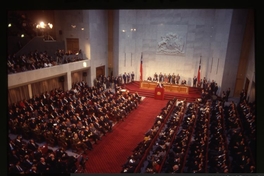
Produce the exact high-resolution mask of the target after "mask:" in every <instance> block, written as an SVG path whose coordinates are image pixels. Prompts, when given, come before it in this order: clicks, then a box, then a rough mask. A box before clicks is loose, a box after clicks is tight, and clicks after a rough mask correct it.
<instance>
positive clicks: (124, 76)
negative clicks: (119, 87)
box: [123, 72, 127, 84]
mask: <svg viewBox="0 0 264 176" xmlns="http://www.w3.org/2000/svg"><path fill="white" fill-rule="evenodd" d="M123 81H124V84H126V82H127V74H126V72H125V73H124V74H123Z"/></svg>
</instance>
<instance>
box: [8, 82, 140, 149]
mask: <svg viewBox="0 0 264 176" xmlns="http://www.w3.org/2000/svg"><path fill="white" fill-rule="evenodd" d="M140 101H141V97H140V96H139V95H138V94H136V93H133V94H131V93H129V92H127V93H125V94H124V93H122V92H121V91H119V90H117V92H113V91H111V89H107V90H106V89H104V87H103V86H102V85H101V86H100V87H95V86H92V87H90V86H88V84H87V83H86V82H84V81H81V82H78V83H74V84H73V86H72V89H70V90H68V91H65V92H64V91H62V89H61V88H58V89H54V90H52V91H50V92H48V91H47V92H45V93H43V94H41V95H35V96H33V97H32V98H31V99H29V100H22V101H20V102H18V103H14V104H13V105H12V106H11V107H9V113H8V122H9V129H10V133H12V134H18V135H21V136H22V137H23V138H25V139H27V140H29V139H34V140H36V141H37V142H43V141H46V142H47V143H48V144H49V145H52V146H56V145H58V146H59V147H63V148H65V149H72V150H75V151H77V152H80V153H81V152H83V151H86V150H87V149H89V150H92V149H93V145H92V144H91V143H93V142H94V143H96V142H97V141H98V140H100V139H101V136H102V135H105V134H106V133H107V132H111V131H112V126H113V123H115V122H118V121H120V120H124V118H125V117H126V116H127V115H128V114H129V113H130V112H131V111H132V110H134V109H136V108H137V106H138V104H139V103H140Z"/></svg>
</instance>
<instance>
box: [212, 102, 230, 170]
mask: <svg viewBox="0 0 264 176" xmlns="http://www.w3.org/2000/svg"><path fill="white" fill-rule="evenodd" d="M223 108H224V107H223V102H221V101H217V102H213V103H212V106H211V116H210V133H209V134H210V136H209V148H208V150H209V151H208V160H209V162H208V168H209V170H208V172H210V173H216V172H217V173H228V172H230V168H229V164H230V163H229V154H228V153H229V152H228V147H227V139H226V130H225V124H224V119H223Z"/></svg>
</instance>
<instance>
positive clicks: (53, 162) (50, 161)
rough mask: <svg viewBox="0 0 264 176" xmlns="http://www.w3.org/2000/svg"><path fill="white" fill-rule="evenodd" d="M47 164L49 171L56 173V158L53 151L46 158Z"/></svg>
mask: <svg viewBox="0 0 264 176" xmlns="http://www.w3.org/2000/svg"><path fill="white" fill-rule="evenodd" d="M47 165H48V166H49V173H58V158H56V157H55V155H54V154H53V153H51V154H50V155H49V157H48V158H47Z"/></svg>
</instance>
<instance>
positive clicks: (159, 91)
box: [154, 87, 164, 100]
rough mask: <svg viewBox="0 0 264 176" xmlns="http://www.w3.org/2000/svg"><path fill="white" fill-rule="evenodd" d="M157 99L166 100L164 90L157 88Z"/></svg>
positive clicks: (155, 94) (155, 95)
mask: <svg viewBox="0 0 264 176" xmlns="http://www.w3.org/2000/svg"><path fill="white" fill-rule="evenodd" d="M154 97H155V99H158V100H163V99H164V88H163V87H162V88H160V87H156V88H155V92H154Z"/></svg>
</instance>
